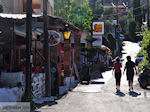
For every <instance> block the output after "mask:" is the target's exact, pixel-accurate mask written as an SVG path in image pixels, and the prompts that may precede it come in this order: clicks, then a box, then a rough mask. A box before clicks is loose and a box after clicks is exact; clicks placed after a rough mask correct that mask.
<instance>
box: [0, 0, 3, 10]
mask: <svg viewBox="0 0 150 112" xmlns="http://www.w3.org/2000/svg"><path fill="white" fill-rule="evenodd" d="M2 12H3V4H2V3H1V1H0V13H2Z"/></svg>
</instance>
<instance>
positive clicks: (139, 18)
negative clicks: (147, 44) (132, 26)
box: [132, 0, 143, 26]
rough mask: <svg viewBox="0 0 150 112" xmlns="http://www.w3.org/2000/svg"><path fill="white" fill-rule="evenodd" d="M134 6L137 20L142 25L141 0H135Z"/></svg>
mask: <svg viewBox="0 0 150 112" xmlns="http://www.w3.org/2000/svg"><path fill="white" fill-rule="evenodd" d="M132 6H133V15H134V18H135V21H136V22H137V23H138V24H139V25H140V26H141V24H142V16H143V14H142V10H141V4H140V0H133V2H132Z"/></svg>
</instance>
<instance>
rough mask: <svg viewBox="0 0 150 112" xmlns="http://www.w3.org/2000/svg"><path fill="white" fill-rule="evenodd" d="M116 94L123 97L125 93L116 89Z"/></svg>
mask: <svg viewBox="0 0 150 112" xmlns="http://www.w3.org/2000/svg"><path fill="white" fill-rule="evenodd" d="M116 95H117V96H120V97H124V96H125V94H124V93H123V92H121V91H117V92H116Z"/></svg>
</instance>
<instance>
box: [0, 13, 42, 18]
mask: <svg viewBox="0 0 150 112" xmlns="http://www.w3.org/2000/svg"><path fill="white" fill-rule="evenodd" d="M41 16H42V15H35V14H33V15H32V17H34V18H36V17H41ZM0 18H5V19H25V18H26V14H6V13H0Z"/></svg>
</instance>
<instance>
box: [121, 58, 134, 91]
mask: <svg viewBox="0 0 150 112" xmlns="http://www.w3.org/2000/svg"><path fill="white" fill-rule="evenodd" d="M134 69H135V71H136V66H135V63H134V62H133V61H131V57H130V56H127V62H126V64H125V68H124V72H125V70H126V75H127V80H128V84H129V92H131V91H133V78H134ZM124 72H123V74H124ZM136 73H137V71H136Z"/></svg>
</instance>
